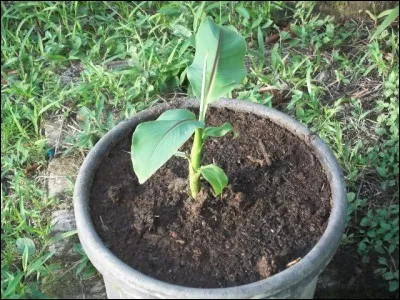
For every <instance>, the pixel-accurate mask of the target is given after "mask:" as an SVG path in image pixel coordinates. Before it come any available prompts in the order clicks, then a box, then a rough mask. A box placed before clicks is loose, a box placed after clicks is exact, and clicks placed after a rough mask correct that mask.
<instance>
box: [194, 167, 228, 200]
mask: <svg viewBox="0 0 400 300" xmlns="http://www.w3.org/2000/svg"><path fill="white" fill-rule="evenodd" d="M200 172H201V175H203V177H204V178H205V179H206V180H207V181H208V182H209V183H210V184H211V186H212V188H213V190H214V193H215V196H218V195H219V194H221V193H222V190H223V189H224V188H225V187H226V186H227V184H228V177H227V176H226V175H225V172H224V170H222V169H221V168H220V167H218V166H216V165H213V164H211V165H207V166H203V167H201V168H200Z"/></svg>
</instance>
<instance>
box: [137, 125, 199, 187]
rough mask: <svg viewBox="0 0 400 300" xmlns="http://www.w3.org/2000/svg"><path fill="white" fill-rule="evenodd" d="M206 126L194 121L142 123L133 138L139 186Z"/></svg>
mask: <svg viewBox="0 0 400 300" xmlns="http://www.w3.org/2000/svg"><path fill="white" fill-rule="evenodd" d="M203 127H204V123H203V122H200V121H195V120H191V119H189V120H188V119H183V120H157V121H150V122H145V123H141V124H139V125H138V126H137V127H136V130H135V132H134V133H133V137H132V147H131V158H132V164H133V169H134V171H135V173H136V175H137V177H138V179H139V183H140V184H142V183H144V182H146V180H147V179H149V178H150V177H151V176H152V175H153V174H154V173H155V172H156V171H157V170H158V169H159V168H161V167H162V166H163V165H164V164H165V163H166V162H167V160H168V159H170V158H171V156H172V155H174V154H175V153H176V152H177V151H178V149H179V148H180V147H181V146H182V145H183V144H184V143H185V142H186V141H187V140H188V139H189V138H190V137H191V135H192V134H193V132H194V131H195V129H196V128H203Z"/></svg>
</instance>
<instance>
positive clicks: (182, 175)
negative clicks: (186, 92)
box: [74, 18, 346, 298]
mask: <svg viewBox="0 0 400 300" xmlns="http://www.w3.org/2000/svg"><path fill="white" fill-rule="evenodd" d="M245 50H246V46H245V42H244V39H243V38H242V37H241V36H240V35H239V34H238V33H237V32H236V31H234V30H231V29H228V28H224V27H221V26H218V25H216V24H215V23H214V22H213V21H212V19H210V18H206V19H205V20H204V21H203V23H202V24H201V26H200V27H199V30H198V33H197V35H196V54H195V58H194V61H193V64H192V65H191V66H190V67H189V69H188V78H189V80H190V83H191V86H192V88H193V92H194V94H195V95H196V96H197V97H198V98H199V99H200V101H194V100H186V101H179V102H177V103H171V104H162V105H159V106H156V107H153V108H151V109H148V110H146V111H143V112H141V113H138V114H137V115H135V116H134V117H132V118H131V119H129V120H126V121H124V122H121V123H120V124H118V125H117V126H116V127H115V128H113V129H112V130H111V131H110V132H108V133H107V134H106V135H105V136H104V137H103V138H102V139H101V140H100V141H99V142H98V143H97V144H96V145H95V146H94V148H93V149H92V150H91V151H90V152H89V154H88V156H87V157H86V159H85V161H84V162H83V165H82V166H81V168H80V171H79V174H78V177H77V180H76V184H75V191H74V210H75V217H76V223H77V229H78V234H79V238H80V240H81V243H82V246H83V249H84V250H85V252H86V253H87V255H88V257H89V259H90V260H91V261H92V263H93V265H94V266H95V267H96V268H97V269H98V270H99V272H100V273H101V274H102V275H103V277H104V281H105V284H106V289H107V295H108V297H109V298H139V297H143V298H311V297H312V296H313V294H314V290H315V285H316V281H317V278H318V275H319V274H320V272H322V270H323V269H324V268H325V266H326V265H327V264H328V263H329V261H330V259H331V258H332V256H333V254H334V253H335V252H336V249H337V247H338V245H339V242H340V237H341V234H342V232H343V229H344V221H345V215H346V213H345V212H346V200H345V199H346V198H345V190H344V183H343V178H342V174H341V170H340V167H339V166H338V163H337V161H336V160H335V158H334V156H333V154H332V152H331V151H330V150H329V148H328V147H327V146H326V144H325V143H324V142H323V141H322V140H320V139H319V138H318V137H317V136H315V135H312V134H311V133H310V132H309V131H308V130H307V129H306V128H305V127H304V126H302V125H301V124H300V123H298V122H297V121H295V120H294V119H292V118H290V117H289V116H287V115H285V114H283V113H280V112H278V111H276V110H274V109H270V108H267V107H264V106H261V105H257V104H254V103H250V102H246V101H237V100H232V99H222V100H218V99H219V98H220V97H221V96H224V95H226V94H227V93H229V92H230V91H232V89H233V88H235V87H237V86H238V85H239V84H240V82H241V81H242V80H243V78H244V76H245V71H244V54H245ZM207 111H208V113H207ZM196 113H198V119H197V118H196ZM227 121H229V122H227ZM206 124H211V125H215V126H207V125H206ZM228 133H233V137H232V136H231V134H228ZM193 134H194V138H193V142H191V141H190V140H189V139H190V137H191V136H192V135H193ZM213 137H219V138H218V139H212V138H213ZM236 137H237V138H236ZM202 162H205V163H204V164H203V165H202ZM224 170H225V171H224Z"/></svg>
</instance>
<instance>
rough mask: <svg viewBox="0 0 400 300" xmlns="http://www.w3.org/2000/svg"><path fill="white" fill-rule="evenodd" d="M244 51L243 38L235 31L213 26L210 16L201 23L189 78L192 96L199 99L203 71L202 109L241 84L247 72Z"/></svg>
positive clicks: (200, 97) (200, 96)
mask: <svg viewBox="0 0 400 300" xmlns="http://www.w3.org/2000/svg"><path fill="white" fill-rule="evenodd" d="M245 52H246V43H245V40H244V38H243V37H242V36H240V34H238V33H237V32H235V31H233V30H231V29H228V28H224V27H221V26H219V25H216V24H215V23H214V21H213V20H212V19H211V17H207V18H205V19H204V21H203V22H202V23H201V25H200V27H199V30H198V32H197V35H196V54H195V57H194V60H193V63H192V65H190V66H189V68H188V79H189V81H190V84H191V86H192V88H193V92H194V94H195V96H196V97H197V98H198V99H202V84H203V72H205V81H204V85H205V88H204V91H205V93H204V98H203V101H201V102H202V103H201V105H202V106H203V111H205V108H206V107H207V105H208V104H209V103H211V102H213V101H216V100H218V99H219V98H220V97H222V96H224V95H227V94H229V93H230V92H231V91H232V90H233V89H234V88H236V87H238V86H239V85H240V84H241V83H242V81H243V79H244V77H245V74H246V73H245V67H244V55H245ZM204 107H205V108H204ZM201 110H202V108H201Z"/></svg>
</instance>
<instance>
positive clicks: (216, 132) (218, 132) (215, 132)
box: [203, 122, 237, 139]
mask: <svg viewBox="0 0 400 300" xmlns="http://www.w3.org/2000/svg"><path fill="white" fill-rule="evenodd" d="M231 130H232V131H233V132H234V135H235V137H236V136H237V133H236V132H235V131H234V130H233V127H232V125H231V124H230V123H228V122H225V123H224V124H222V125H221V126H219V127H207V128H204V131H203V139H206V138H208V137H210V136H212V137H220V136H224V135H225V134H227V133H228V132H229V131H231Z"/></svg>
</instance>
